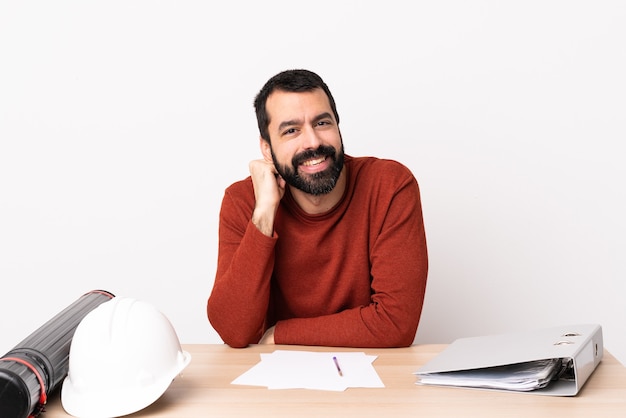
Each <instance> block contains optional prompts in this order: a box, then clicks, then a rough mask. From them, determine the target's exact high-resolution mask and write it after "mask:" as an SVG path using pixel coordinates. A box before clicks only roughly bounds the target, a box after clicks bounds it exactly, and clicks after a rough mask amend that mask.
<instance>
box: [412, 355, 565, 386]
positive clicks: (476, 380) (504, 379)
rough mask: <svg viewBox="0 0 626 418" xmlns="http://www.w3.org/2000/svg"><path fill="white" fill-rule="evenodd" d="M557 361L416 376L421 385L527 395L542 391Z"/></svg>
mask: <svg viewBox="0 0 626 418" xmlns="http://www.w3.org/2000/svg"><path fill="white" fill-rule="evenodd" d="M561 369H562V368H561V359H546V360H537V361H529V362H525V363H517V364H510V365H504V366H497V367H487V368H484V369H474V370H461V371H451V372H442V373H416V374H417V375H418V377H419V381H418V383H421V384H423V385H444V386H464V387H474V388H488V389H503V390H517V391H530V390H535V389H540V388H543V387H546V386H547V385H548V383H550V381H551V380H552V379H554V378H555V377H556V376H557V375H558V373H560V372H561Z"/></svg>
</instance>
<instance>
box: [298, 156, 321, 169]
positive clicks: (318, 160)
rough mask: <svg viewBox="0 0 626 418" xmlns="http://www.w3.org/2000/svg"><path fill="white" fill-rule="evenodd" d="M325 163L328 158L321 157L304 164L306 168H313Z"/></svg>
mask: <svg viewBox="0 0 626 418" xmlns="http://www.w3.org/2000/svg"><path fill="white" fill-rule="evenodd" d="M324 161H326V157H320V158H315V159H312V160H307V161H305V162H303V163H302V165H303V166H305V167H312V166H315V165H319V164H321V163H323V162H324Z"/></svg>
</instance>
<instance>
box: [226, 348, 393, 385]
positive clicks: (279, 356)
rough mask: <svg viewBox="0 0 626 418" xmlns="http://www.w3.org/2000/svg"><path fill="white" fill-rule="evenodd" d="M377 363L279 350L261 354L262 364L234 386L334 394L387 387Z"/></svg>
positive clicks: (357, 355)
mask: <svg viewBox="0 0 626 418" xmlns="http://www.w3.org/2000/svg"><path fill="white" fill-rule="evenodd" d="M375 359H376V356H370V355H365V353H362V352H335V353H322V352H310V351H288V350H276V351H274V352H273V353H270V354H261V361H260V362H259V363H257V364H256V365H255V366H253V367H252V368H251V369H249V370H248V371H246V372H245V373H244V374H242V375H241V376H239V377H238V378H237V379H235V380H233V382H232V384H234V385H252V386H266V387H267V388H268V389H296V388H300V389H317V390H332V391H343V390H346V389H347V388H349V387H367V388H381V387H385V385H384V384H383V382H382V381H381V380H380V377H379V376H378V373H376V370H375V369H374V366H373V365H372V362H373V361H374V360H375Z"/></svg>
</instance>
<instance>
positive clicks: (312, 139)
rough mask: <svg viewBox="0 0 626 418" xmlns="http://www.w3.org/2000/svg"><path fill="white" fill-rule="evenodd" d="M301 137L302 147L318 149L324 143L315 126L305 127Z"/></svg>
mask: <svg viewBox="0 0 626 418" xmlns="http://www.w3.org/2000/svg"><path fill="white" fill-rule="evenodd" d="M300 137H301V139H302V148H304V149H317V148H318V147H319V146H320V144H321V143H322V141H321V140H320V137H319V135H318V133H317V132H316V131H315V128H313V127H308V128H306V129H304V130H303V131H302V134H301V135H300Z"/></svg>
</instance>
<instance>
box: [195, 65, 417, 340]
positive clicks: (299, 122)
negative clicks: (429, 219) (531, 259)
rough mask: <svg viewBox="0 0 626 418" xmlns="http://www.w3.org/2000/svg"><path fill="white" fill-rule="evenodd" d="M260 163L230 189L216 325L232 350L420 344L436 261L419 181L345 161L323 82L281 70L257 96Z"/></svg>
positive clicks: (213, 305)
mask: <svg viewBox="0 0 626 418" xmlns="http://www.w3.org/2000/svg"><path fill="white" fill-rule="evenodd" d="M254 104H255V109H256V114H257V121H258V125H259V131H260V146H261V153H262V154H263V159H260V160H256V161H252V162H251V163H250V165H249V169H250V177H248V178H247V179H245V180H242V181H239V182H236V183H234V184H233V185H231V186H230V187H228V188H227V189H226V192H225V195H224V198H223V201H222V208H221V211H220V228H219V252H218V265H217V273H216V277H215V283H214V286H213V290H212V292H211V295H210V297H209V300H208V305H207V314H208V317H209V320H210V322H211V324H212V325H213V327H214V328H215V330H216V331H217V332H218V334H219V335H220V336H221V337H222V339H223V340H224V342H225V343H227V344H228V345H230V346H232V347H245V346H247V345H248V344H255V343H259V342H260V343H276V344H302V345H324V346H347V347H400V346H409V345H411V344H412V343H413V339H414V338H415V332H416V330H417V325H418V322H419V318H420V314H421V310H422V304H423V301H424V292H425V287H426V276H427V270H428V260H427V252H426V238H425V233H424V225H423V219H422V210H421V203H420V194H419V188H418V184H417V181H416V180H415V178H414V177H413V175H412V174H411V172H410V171H409V170H408V169H407V168H406V167H404V166H403V165H401V164H399V163H397V162H395V161H390V160H382V159H376V158H370V157H368V158H355V157H351V156H348V155H344V148H343V140H342V137H341V133H340V131H339V115H338V113H337V109H336V106H335V101H334V99H333V96H332V94H331V93H330V90H329V89H328V87H327V85H326V84H325V83H324V81H323V80H322V79H321V78H320V77H319V76H318V75H317V74H315V73H312V72H310V71H307V70H290V71H284V72H282V73H279V74H277V75H275V76H274V77H272V78H271V79H270V80H269V81H268V82H267V83H266V84H265V86H264V87H263V88H262V89H261V91H260V92H259V93H258V95H257V96H256V98H255V102H254Z"/></svg>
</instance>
